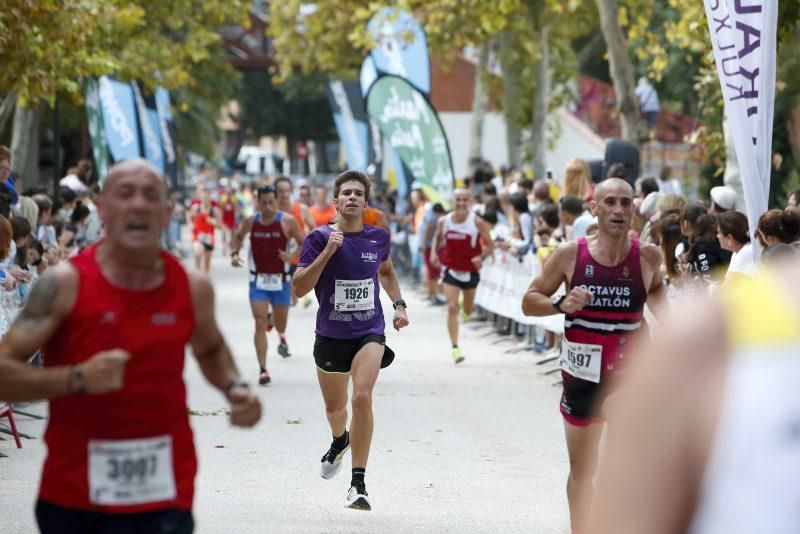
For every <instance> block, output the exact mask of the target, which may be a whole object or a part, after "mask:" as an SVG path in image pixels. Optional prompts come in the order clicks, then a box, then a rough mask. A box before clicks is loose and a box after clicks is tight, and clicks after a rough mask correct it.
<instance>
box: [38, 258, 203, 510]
mask: <svg viewBox="0 0 800 534" xmlns="http://www.w3.org/2000/svg"><path fill="white" fill-rule="evenodd" d="M96 250H97V245H94V246H90V247H88V248H86V249H84V250H83V252H81V253H80V254H79V255H78V256H76V257H74V258H72V260H71V262H72V264H73V265H74V266H75V268H76V269H77V271H78V277H79V286H78V294H77V299H76V301H75V306H74V308H73V309H72V311H71V312H70V314H69V316H67V318H66V319H65V320H64V321H63V322H62V323H61V325H60V326H59V328H58V330H57V331H56V333H55V335H54V336H53V337H52V338H51V340H50V341H49V343H47V345H46V346H45V347H44V349H43V355H44V365H45V367H55V366H59V365H68V364H75V363H80V362H83V361H85V360H87V359H88V358H89V357H90V356H92V355H94V354H96V353H97V352H99V351H102V350H108V349H114V348H120V349H123V350H126V351H128V352H130V353H131V358H130V360H128V363H127V366H126V368H125V377H124V385H123V388H122V389H121V390H120V391H118V392H115V393H108V394H104V395H88V394H83V395H67V396H65V397H60V398H57V399H53V400H51V401H50V419H49V421H48V423H47V430H46V432H45V435H44V439H45V442H46V443H47V450H48V454H47V458H46V460H45V462H44V469H43V472H42V483H41V485H40V490H39V496H40V498H41V499H42V500H44V501H47V502H50V503H52V504H56V505H59V506H63V507H68V508H76V509H82V510H102V511H104V512H111V513H122V512H125V513H129V512H142V511H151V510H162V509H166V508H176V507H177V508H182V509H186V510H190V509H191V507H192V500H193V498H194V478H195V473H196V471H197V460H196V457H195V449H194V442H193V439H192V430H191V427H190V426H189V414H188V410H187V407H186V390H185V387H184V383H183V364H184V351H185V347H186V344H187V343H188V342H189V339H190V337H191V335H192V332H193V331H194V328H195V318H194V311H193V308H192V298H191V292H190V288H189V278H188V276H187V274H186V271H184V269H183V267H182V266H181V265H180V263H179V262H178V260H176V259H175V258H174V257H173V256H171V255H169V254H167V253H165V252H162V254H161V257H162V258H163V261H164V273H165V278H164V282H163V283H162V284H161V286H160V287H158V288H155V289H152V290H147V291H132V290H127V289H121V288H118V287H116V286H113V285H111V283H110V282H109V281H107V280H106V279H105V277H104V276H103V275H102V273H101V271H100V267H99V266H98V264H97V261H96V260H95V252H96ZM147 438H150V440H151V441H154V440H155V441H159V442H161V443H162V444H163V442H164V441H166V440H169V441H171V450H172V455H171V456H172V458H171V462H172V471H173V472H174V490H173V491H172V494H173V495H174V496H173V498H171V499H168V500H163V499H162V500H158V501H155V502H149V500H148V499H147V498H145V499H140V500H139V502H137V503H136V504H127V503H126V504H122V503H121V501H114V504H109V503H108V501H103V500H98V498H97V497H95V498H91V497H90V486H91V485H92V483H90V479H91V480H95V481H96V480H98V478H96V477H93V476H92V475H91V474H90V465H91V466H95V465H96V464H97V463H98V462H99V463H100V466H101V475H100V479H99V480H103V481H105V479H104V478H103V477H110V476H113V475H111V474H109V473H110V471H109V470H111V469H122V468H123V467H124V466H122V465H121V464H120V465H116V466H112V465H111V463H110V462H111V459H110V458H111V457H110V456H109V455H108V453H105V454H95V453H94V452H91V453H90V450H92V448H91V447H90V442H92V443H93V446H97V444H98V443H99V441H98V440H102V441H103V442H105V443H111V444H114V443H120V441H118V440H145V439H147ZM164 450H167V451H168V450H169V449H165V448H164V447H161V455H160V456H159V458H160V459H161V460H162V462H161V464H164V463H165V461H166V462H167V463H168V461H169V455H168V454H166V453H165V452H164ZM90 455H92V457H93V458H95V460H91V459H90ZM119 458H123V457H122V456H120V457H119ZM130 458H132V457H130V456H129V457H128V459H130ZM157 459H158V458H156V460H157ZM156 460H153V464H145V465H148V466H150V467H152V468H153V469H154V471H155V468H156V465H155V461H156ZM136 461H139V460H136ZM136 461H133V462H130V461H129V462H128V463H129V465H128V466H127V467H128V468H130V467H131V466H130V463H134V464H135V463H136ZM159 468H161V465H159ZM92 472H95V471H94V470H93V471H92ZM159 472H163V471H161V470H159ZM104 484H105V482H104ZM94 487H95V488H97V487H98V485H97V483H95V484H94ZM95 494H97V491H95ZM162 494H163V493H162Z"/></svg>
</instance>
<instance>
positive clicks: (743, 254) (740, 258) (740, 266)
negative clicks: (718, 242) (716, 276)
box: [725, 243, 757, 278]
mask: <svg viewBox="0 0 800 534" xmlns="http://www.w3.org/2000/svg"><path fill="white" fill-rule="evenodd" d="M756 268H757V266H756V261H755V260H754V259H753V247H752V246H751V245H750V243H747V244H746V245H745V246H743V247H742V248H740V249H739V252H734V253H733V255H732V256H731V263H730V265H729V266H728V272H727V273H725V278H728V276H730V274H731V273H737V274H741V275H744V276H750V277H753V276H755V274H756Z"/></svg>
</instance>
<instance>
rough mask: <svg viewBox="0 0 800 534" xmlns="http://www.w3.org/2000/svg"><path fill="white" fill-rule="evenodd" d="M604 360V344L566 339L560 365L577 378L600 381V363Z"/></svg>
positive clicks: (562, 348)
mask: <svg viewBox="0 0 800 534" xmlns="http://www.w3.org/2000/svg"><path fill="white" fill-rule="evenodd" d="M602 360H603V347H602V345H589V344H585V343H571V342H569V341H567V340H566V339H564V340H563V342H562V345H561V358H560V359H559V362H558V364H559V367H561V370H562V371H566V372H567V373H569V374H571V375H572V376H574V377H575V378H581V379H583V380H588V381H589V382H594V383H600V365H601V363H602Z"/></svg>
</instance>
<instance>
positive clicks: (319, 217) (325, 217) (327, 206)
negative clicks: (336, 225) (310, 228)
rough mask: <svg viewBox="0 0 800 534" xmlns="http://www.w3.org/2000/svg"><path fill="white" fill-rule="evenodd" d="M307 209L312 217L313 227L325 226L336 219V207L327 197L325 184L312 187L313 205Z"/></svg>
mask: <svg viewBox="0 0 800 534" xmlns="http://www.w3.org/2000/svg"><path fill="white" fill-rule="evenodd" d="M308 211H309V213H310V214H311V218H312V219H314V228H317V227H319V226H325V225H326V224H328V223H329V222H333V221H335V220H336V207H335V206H334V205H333V204H331V202H330V199H329V198H328V188H327V186H324V185H318V186H317V187H316V188H315V189H314V205H313V206H311V207H310V208H309V209H308Z"/></svg>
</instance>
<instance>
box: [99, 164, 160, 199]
mask: <svg viewBox="0 0 800 534" xmlns="http://www.w3.org/2000/svg"><path fill="white" fill-rule="evenodd" d="M133 177H136V178H138V179H144V180H147V181H150V182H153V183H158V184H159V186H160V190H161V191H162V193H163V197H164V202H166V201H167V184H166V182H165V181H164V180H163V179H162V178H161V172H159V170H158V169H156V168H155V167H154V166H153V165H151V164H150V163H149V162H147V161H146V160H143V159H129V160H125V161H121V162H119V163H117V164H116V165H114V166H113V167H111V171H110V172H109V173H108V177H107V178H106V181H105V184H103V193H104V194H105V192H106V191H110V190H112V189H113V188H114V187H115V186H116V185H117V184H119V183H121V181H122V180H123V179H124V178H133Z"/></svg>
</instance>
